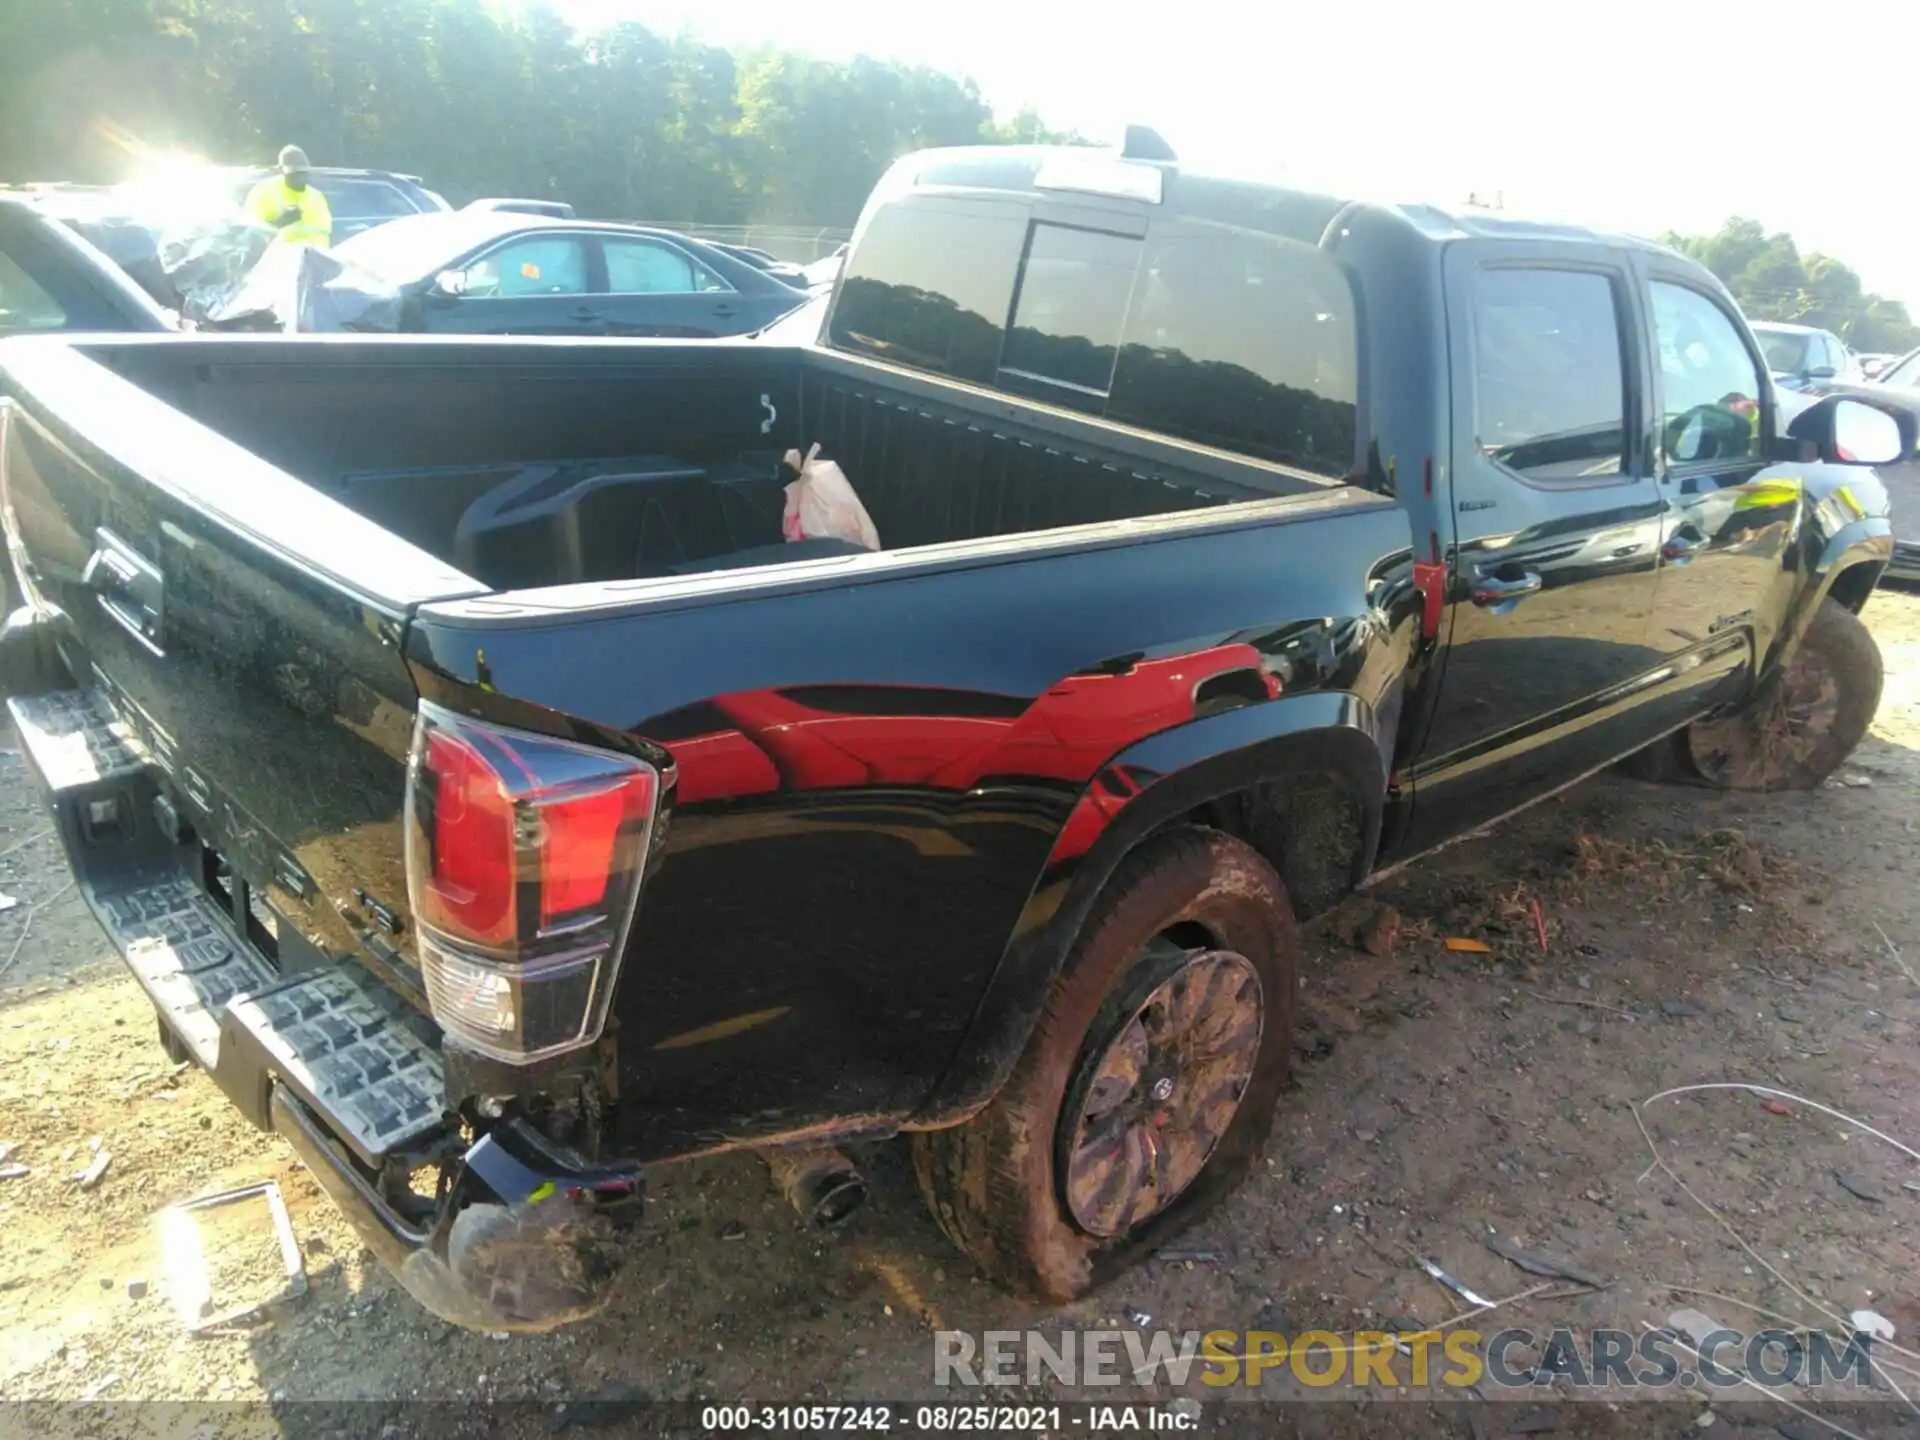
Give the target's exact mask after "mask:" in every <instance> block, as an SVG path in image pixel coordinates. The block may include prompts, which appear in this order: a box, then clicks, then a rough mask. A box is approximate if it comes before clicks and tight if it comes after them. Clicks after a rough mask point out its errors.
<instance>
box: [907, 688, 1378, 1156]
mask: <svg viewBox="0 0 1920 1440" xmlns="http://www.w3.org/2000/svg"><path fill="white" fill-rule="evenodd" d="M1329 773H1331V774H1333V775H1336V776H1338V777H1339V778H1340V779H1341V781H1342V782H1343V783H1344V784H1345V785H1346V787H1347V788H1348V789H1349V790H1350V792H1351V793H1352V795H1353V796H1354V798H1355V799H1356V800H1357V802H1358V803H1359V807H1360V811H1361V816H1362V825H1361V843H1360V845H1359V847H1358V849H1357V851H1356V853H1355V856H1354V862H1353V874H1352V876H1351V883H1352V884H1353V885H1358V884H1359V883H1360V881H1361V880H1363V879H1365V878H1366V875H1367V873H1368V871H1369V870H1370V869H1371V868H1372V863H1373V855H1374V851H1375V848H1376V847H1377V846H1378V844H1379V840H1380V824H1381V816H1382V812H1383V810H1384V807H1385V802H1386V782H1387V752H1386V750H1385V749H1384V748H1383V747H1382V745H1381V743H1380V740H1379V737H1378V734H1377V730H1376V725H1375V716H1374V712H1373V709H1372V707H1371V706H1369V705H1367V704H1366V703H1365V702H1364V701H1362V700H1360V699H1359V698H1358V697H1356V696H1353V695H1348V694H1343V693H1331V692H1330V693H1323V694H1312V695H1301V696H1295V697H1286V698H1282V699H1278V700H1272V701H1268V702H1267V703H1265V704H1261V705H1249V706H1244V707H1241V708H1239V709H1235V710H1229V711H1226V712H1224V713H1222V714H1217V715H1211V716H1208V717H1207V718H1205V719H1203V720H1196V721H1193V722H1192V723H1190V724H1186V725H1181V726H1177V727H1175V728H1174V729H1172V730H1164V731H1162V732H1160V733H1159V734H1157V735H1154V736H1151V737H1149V738H1148V739H1145V740H1142V741H1139V742H1138V743H1136V744H1134V745H1132V746H1129V747H1128V748H1127V749H1126V750H1124V751H1122V752H1121V753H1120V754H1119V755H1117V756H1115V757H1114V758H1113V759H1112V760H1111V761H1109V762H1108V763H1107V764H1106V765H1105V766H1104V767H1102V769H1101V770H1100V772H1099V773H1098V774H1096V775H1095V776H1094V778H1093V781H1092V783H1091V784H1090V785H1089V786H1088V787H1087V789H1086V790H1085V791H1084V792H1082V795H1081V799H1080V803H1079V804H1078V805H1076V806H1075V809H1074V818H1071V819H1069V821H1068V823H1067V825H1066V826H1065V827H1063V828H1062V830H1061V832H1060V837H1059V838H1058V839H1057V840H1056V842H1055V848H1054V854H1053V855H1051V856H1049V858H1048V860H1047V864H1046V866H1045V868H1044V869H1043V870H1042V872H1041V874H1040V876H1039V877H1038V879H1037V880H1036V881H1035V884H1034V887H1033V889H1032V891H1031V892H1030V893H1029V895H1028V897H1027V903H1026V905H1025V906H1024V907H1023V908H1022V910H1021V913H1020V918H1019V920H1018V921H1017V922H1016V923H1015V925H1014V929H1013V934H1012V935H1011V937H1010V938H1009V939H1008V942H1007V946H1006V949H1005V951H1004V952H1003V953H1002V955H1001V959H1000V964H999V965H998V966H997V967H996V968H995V970H994V972H993V976H992V978H991V979H990V980H989V981H988V982H987V988H986V990H985V991H984V992H983V994H982V995H981V998H980V1001H979V1004H978V1005H977V1006H976V1007H975V1009H974V1014H973V1019H972V1020H971V1022H970V1023H969V1024H968V1027H967V1031H966V1033H965V1035H964V1036H963V1037H962V1039H961V1042H960V1044H959V1046H958V1047H957V1048H956V1050H955V1051H954V1056H953V1059H952V1060H951V1061H949V1062H948V1064H947V1068H946V1070H945V1072H944V1073H943V1074H942V1076H941V1078H940V1081H939V1083H938V1084H936V1085H935V1086H934V1088H933V1091H932V1093H931V1094H929V1095H928V1096H927V1098H926V1099H925V1100H924V1101H922V1102H921V1104H920V1105H919V1106H918V1108H917V1109H916V1110H915V1111H914V1113H913V1115H912V1116H911V1117H910V1118H909V1119H908V1120H907V1121H906V1123H905V1125H904V1126H903V1127H902V1128H905V1129H909V1130H931V1129H939V1128H942V1127H944V1126H948V1125H954V1124H958V1123H960V1122H962V1121H964V1120H966V1119H968V1118H969V1117H971V1116H972V1115H973V1114H975V1113H976V1112H978V1111H979V1110H980V1109H981V1107H983V1106H984V1105H986V1104H987V1102H988V1101H990V1100H991V1099H992V1098H993V1096H994V1094H995V1093H996V1092H997V1091H998V1090H999V1089H1000V1086H1001V1085H1002V1084H1003V1083H1005V1081H1006V1078H1007V1076H1008V1075H1009V1074H1010V1073H1011V1072H1012V1070H1013V1066H1014V1063H1015V1061H1017V1060H1018V1059H1019V1058H1020V1052H1021V1051H1022V1050H1024V1049H1025V1048H1026V1043H1027V1037H1028V1036H1029V1035H1030V1034H1031V1033H1032V1032H1033V1027H1034V1025H1035V1024H1036V1023H1037V1022H1038V1019H1039V1014H1040V1008H1041V1005H1042V1003H1043V1002H1044V1000H1045V997H1046V993H1047V989H1048V987H1049V986H1050V985H1052V983H1053V980H1054V977H1055V976H1056V975H1058V974H1059V972H1060V970H1061V968H1062V967H1063V966H1064V965H1065V964H1066V960H1067V955H1068V952H1069V951H1070V950H1071V949H1072V946H1073V943H1074V941H1075V939H1076V938H1077V937H1078V935H1079V933H1080V930H1081V927H1082V926H1083V925H1084V924H1085V923H1086V919H1087V916H1088V914H1089V913H1090V912H1091V911H1092V909H1093V906H1094V903H1095V902H1096V901H1097V900H1098V898H1099V896H1100V893H1101V891H1102V890H1103V889H1104V888H1105V886H1106V883H1107V881H1108V880H1109V879H1110V878H1111V877H1112V875H1113V873H1114V871H1115V870H1116V869H1117V868H1118V867H1119V865H1120V862H1121V860H1122V859H1123V858H1124V857H1125V856H1126V855H1127V853H1128V852H1129V851H1131V850H1132V849H1133V848H1134V847H1135V846H1137V845H1138V844H1139V843H1140V842H1141V841H1142V840H1144V839H1146V838H1147V837H1148V836H1149V835H1151V834H1153V833H1154V832H1155V831H1157V830H1160V829H1162V828H1164V827H1165V826H1166V825H1167V824H1169V823H1170V822H1173V821H1176V820H1179V819H1180V818H1181V817H1183V816H1186V815H1190V814H1192V813H1193V811H1195V810H1196V809H1199V808H1201V807H1204V806H1206V805H1207V804H1209V803H1211V802H1213V801H1217V800H1220V799H1222V798H1223V797H1225V796H1229V795H1233V794H1236V793H1238V792H1241V791H1245V790H1247V789H1249V788H1250V787H1251V786H1253V785H1255V784H1258V783H1260V782H1271V781H1275V780H1283V779H1285V777H1287V776H1288V775H1301V776H1305V775H1314V776H1325V775H1327V774H1329ZM1116 801H1117V802H1118V803H1116ZM1089 811H1091V812H1094V813H1096V814H1097V815H1098V817H1099V819H1098V825H1099V830H1098V837H1097V838H1096V839H1094V840H1093V841H1092V843H1091V844H1090V845H1087V846H1085V847H1084V848H1082V849H1080V850H1079V853H1073V852H1074V850H1075V848H1076V847H1075V845H1074V841H1073V832H1074V826H1075V822H1076V820H1078V819H1080V817H1082V816H1083V815H1085V814H1087V813H1088V812H1089ZM1063 846H1065V847H1066V849H1065V850H1063V848H1062V847H1063Z"/></svg>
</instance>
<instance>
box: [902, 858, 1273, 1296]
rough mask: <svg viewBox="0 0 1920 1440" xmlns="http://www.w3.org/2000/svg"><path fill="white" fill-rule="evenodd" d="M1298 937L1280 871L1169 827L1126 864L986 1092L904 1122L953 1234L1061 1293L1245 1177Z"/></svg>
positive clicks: (1029, 1289)
mask: <svg viewBox="0 0 1920 1440" xmlns="http://www.w3.org/2000/svg"><path fill="white" fill-rule="evenodd" d="M1298 953H1299V941H1298V937H1297V935H1296V933H1295V930H1294V924H1293V909H1292V906H1291V905H1290V904H1289V903H1288V898H1287V892H1286V887H1285V886H1284V885H1282V884H1281V882H1280V877H1279V876H1277V875H1276V874H1274V872H1273V870H1272V868H1271V867H1270V866H1269V865H1268V864H1267V863H1266V861H1264V860H1263V859H1261V858H1260V856H1259V854H1258V853H1257V852H1255V851H1254V850H1253V849H1251V848H1250V847H1248V846H1247V845H1244V844H1242V843H1241V842H1240V841H1238V840H1235V839H1233V838H1231V837H1230V836H1227V835H1224V834H1221V833H1219V832H1216V831H1211V830H1200V829H1182V830H1178V831H1174V832H1171V833H1169V834H1166V835H1162V836H1160V837H1157V838H1156V839H1153V840H1151V841H1149V842H1147V843H1146V844H1145V845H1143V846H1142V847H1141V848H1140V849H1139V850H1137V851H1136V852H1134V853H1133V854H1132V855H1130V856H1128V857H1127V859H1126V860H1125V861H1123V862H1122V864H1121V866H1120V868H1119V870H1118V871H1117V872H1116V873H1115V874H1114V876H1113V878H1112V880H1111V881H1110V882H1109V883H1108V885H1107V888H1106V891H1105V892H1104V894H1103V896H1102V898H1101V899H1100V901H1099V902H1098V903H1097V904H1096V906H1095V908H1094V911H1093V913H1092V915H1091V916H1089V918H1088V920H1087V923H1086V925H1085V927H1084V928H1083V929H1082V931H1081V933H1080V937H1079V939H1078V940H1077V941H1076V942H1075V945H1074V947H1073V951H1072V953H1071V955H1070V956H1069V957H1068V960H1067V964H1066V966H1065V967H1064V968H1063V970H1062V972H1061V974H1060V976H1059V977H1058V978H1057V979H1056V980H1055V981H1054V984H1053V987H1052V990H1051V991H1050V992H1049V994H1048V997H1047V1001H1046V1005H1045V1007H1044V1009H1043V1010H1042V1012H1041V1015H1040V1019H1039V1021H1038V1023H1037V1024H1036V1025H1035V1027H1034V1031H1033V1034H1032V1036H1031V1037H1030V1038H1029V1039H1028V1041H1027V1047H1026V1049H1025V1050H1024V1051H1023V1052H1022V1053H1021V1056H1020V1059H1019V1060H1018V1061H1017V1062H1016V1063H1015V1066H1014V1069H1013V1073H1012V1074H1011V1075H1010V1076H1009V1077H1008V1079H1007V1082H1006V1083H1005V1084H1004V1085H1003V1086H1002V1087H1001V1089H1000V1092H999V1094H997V1095H996V1096H995V1097H994V1099H993V1100H992V1101H991V1102H990V1103H989V1104H988V1105H987V1107H986V1108H985V1109H984V1110H982V1111H981V1112H980V1113H979V1114H978V1115H976V1116H975V1117H974V1118H973V1119H972V1120H970V1121H968V1122H967V1123H966V1124H964V1125H960V1126H956V1127H954V1128H952V1129H947V1130H939V1131H933V1132H929V1133H923V1134H919V1135H916V1136H914V1138H913V1153H914V1170H915V1173H916V1175H917V1176H918V1178H919V1181H920V1189H921V1193H922V1194H923V1195H925V1197H926V1200H927V1205H928V1208H929V1209H931V1210H932V1212H933V1216H934V1219H935V1220H936V1221H937V1222H938V1223H939V1225H940V1228H941V1229H942V1230H944V1231H945V1232H946V1234H947V1236H948V1238H949V1239H951V1240H952V1241H953V1243H954V1244H955V1245H957V1246H959V1248H960V1249H961V1250H963V1251H965V1252H966V1253H967V1255H969V1256H970V1257H971V1258H972V1259H973V1260H974V1261H975V1262H976V1263H977V1264H978V1265H979V1266H980V1267H981V1268H982V1269H983V1270H985V1271H986V1272H987V1273H988V1274H989V1275H991V1276H992V1277H993V1278H994V1279H995V1280H997V1281H998V1282H999V1283H1001V1284H1003V1285H1005V1286H1007V1287H1008V1288H1009V1289H1012V1290H1016V1291H1019V1292H1023V1293H1027V1294H1034V1295H1038V1296H1040V1297H1042V1298H1045V1299H1048V1300H1055V1301H1064V1300H1071V1299H1074V1298H1075V1297H1077V1296H1080V1295H1083V1294H1085V1293H1086V1292H1087V1291H1089V1290H1091V1289H1093V1288H1095V1287H1096V1286H1099V1285H1101V1284H1103V1283H1105V1282H1106V1281H1107V1280H1108V1279H1110V1278H1111V1277H1113V1276H1114V1275H1117V1274H1118V1273H1120V1272H1121V1271H1122V1270H1124V1269H1126V1268H1127V1267H1128V1266H1129V1265H1131V1264H1133V1263H1134V1262H1135V1261H1136V1260H1138V1259H1140V1258H1141V1257H1143V1256H1145V1255H1148V1254H1151V1253H1152V1252H1153V1251H1154V1250H1156V1249H1158V1248H1159V1247H1160V1246H1161V1245H1163V1244H1165V1243H1166V1242H1167V1241H1168V1240H1169V1239H1170V1238H1172V1237H1173V1236H1174V1235H1176V1234H1178V1233H1179V1232H1180V1231H1181V1230H1182V1229H1184V1228H1185V1227H1187V1226H1188V1225H1190V1224H1192V1223H1193V1222H1194V1221H1195V1220H1197V1219H1199V1218H1200V1217H1201V1216H1203V1215H1205V1214H1206V1213H1207V1212H1208V1211H1209V1210H1211V1209H1212V1208H1213V1207H1214V1206H1215V1205H1217V1204H1218V1203H1219V1202H1220V1201H1221V1200H1222V1199H1224V1198H1225V1197H1226V1196H1227V1195H1228V1194H1229V1193H1230V1192H1231V1191H1232V1190H1233V1188H1234V1187H1235V1186H1236V1185H1238V1184H1239V1183H1240V1181H1241V1180H1242V1179H1243V1178H1245V1176H1246V1173H1247V1171H1248V1169H1249V1168H1251V1167H1252V1165H1253V1164H1254V1162H1255V1160H1256V1159H1257V1158H1258V1156H1259V1154H1260V1151H1261V1148H1262V1146H1263V1145H1264V1143H1265V1141H1266V1138H1267V1132H1268V1130H1269V1129H1270V1127H1271V1126H1272V1123H1273V1115H1274V1109H1275V1106H1276V1105H1277V1103H1278V1100H1279V1096H1280V1091H1281V1087H1282V1086H1283V1085H1284V1084H1285V1083H1286V1079H1287V1070H1288V1064H1289V1062H1290V1060H1291V1058H1292V1053H1293V1012H1294V1001H1295V995H1296V988H1297V986H1298V984H1299V981H1298V978H1297V972H1298Z"/></svg>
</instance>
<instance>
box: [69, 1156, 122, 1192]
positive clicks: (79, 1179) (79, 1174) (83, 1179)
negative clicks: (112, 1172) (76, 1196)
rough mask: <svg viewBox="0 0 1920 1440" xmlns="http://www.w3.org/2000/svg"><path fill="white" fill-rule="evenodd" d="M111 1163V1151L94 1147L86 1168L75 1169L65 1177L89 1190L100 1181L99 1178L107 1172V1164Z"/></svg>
mask: <svg viewBox="0 0 1920 1440" xmlns="http://www.w3.org/2000/svg"><path fill="white" fill-rule="evenodd" d="M112 1163H113V1156H112V1154H111V1153H109V1152H108V1151H106V1150H104V1149H96V1150H95V1151H94V1152H93V1159H91V1160H89V1161H88V1162H87V1167H86V1169H84V1170H76V1171H74V1172H73V1174H72V1175H70V1176H69V1177H67V1178H68V1179H70V1180H71V1181H72V1182H73V1183H74V1184H76V1185H78V1186H79V1187H80V1188H81V1189H82V1190H91V1189H93V1187H94V1186H96V1185H98V1184H99V1183H100V1178H101V1177H102V1176H103V1175H105V1174H106V1173H107V1166H109V1165H111V1164H112Z"/></svg>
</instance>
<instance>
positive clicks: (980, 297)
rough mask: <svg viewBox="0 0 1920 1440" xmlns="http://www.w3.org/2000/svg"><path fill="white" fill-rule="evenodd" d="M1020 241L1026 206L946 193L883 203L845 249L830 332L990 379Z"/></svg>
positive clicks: (873, 350)
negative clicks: (844, 270)
mask: <svg viewBox="0 0 1920 1440" xmlns="http://www.w3.org/2000/svg"><path fill="white" fill-rule="evenodd" d="M1026 238H1027V216H1026V210H1025V208H1024V207H1018V206H1010V205H1007V204H1004V203H999V204H996V203H994V202H992V201H980V200H969V199H964V198H957V197H949V196H912V197H909V198H907V199H903V200H900V201H898V202H896V203H894V204H891V205H887V206H884V207H883V208H881V209H880V210H878V211H877V212H876V213H875V214H874V215H873V217H872V219H871V220H870V221H869V222H868V224H867V228H866V231H865V233H863V234H862V235H861V237H860V243H859V244H857V245H856V246H854V247H853V251H852V253H851V254H850V255H849V256H848V268H847V273H846V275H845V276H844V277H843V278H842V279H841V281H840V294H839V295H838V297H837V298H836V300H835V302H834V307H833V321H832V329H831V332H830V336H829V338H830V339H831V340H832V342H833V343H834V344H835V345H836V346H838V347H840V348H841V349H843V350H852V351H855V352H856V353H859V354H863V355H871V356H873V357H874V358H875V359H879V360H888V361H891V362H893V363H894V364H896V365H906V366H910V367H912V368H913V369H915V370H931V371H933V372H934V373H936V374H939V375H949V376H951V377H953V378H954V379H956V380H970V381H973V382H974V383H976V384H981V385H991V384H992V383H993V377H994V370H995V367H996V366H997V365H998V363H999V359H1000V343H1001V340H1002V338H1003V336H1004V335H1005V333H1006V328H1005V327H1006V323H1007V311H1008V308H1009V306H1010V304H1011V302H1012V298H1013V285H1014V278H1015V276H1016V275H1017V274H1018V273H1019V270H1020V256H1021V251H1022V248H1023V247H1024V246H1025V244H1026Z"/></svg>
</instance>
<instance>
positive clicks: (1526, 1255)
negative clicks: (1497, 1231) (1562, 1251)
mask: <svg viewBox="0 0 1920 1440" xmlns="http://www.w3.org/2000/svg"><path fill="white" fill-rule="evenodd" d="M1486 1245H1487V1248H1488V1249H1489V1250H1491V1251H1493V1253H1494V1254H1496V1255H1498V1256H1500V1257H1501V1258H1502V1259H1504V1260H1509V1261H1511V1262H1513V1263H1514V1264H1515V1265H1518V1266H1519V1267H1520V1268H1521V1269H1522V1270H1524V1271H1526V1272H1527V1273H1528V1274H1529V1275H1545V1276H1547V1277H1549V1278H1550V1279H1554V1280H1571V1281H1573V1282H1574V1283H1575V1284H1578V1285H1590V1286H1592V1287H1593V1288H1594V1289H1595V1290H1604V1289H1606V1288H1607V1282H1606V1281H1604V1280H1602V1279H1601V1278H1600V1277H1599V1276H1597V1275H1595V1274H1594V1273H1593V1272H1592V1271H1590V1270H1583V1269H1581V1268H1580V1267H1579V1266H1578V1265H1576V1264H1574V1263H1573V1262H1572V1261H1571V1260H1562V1259H1560V1258H1559V1257H1558V1256H1556V1255H1543V1254H1541V1253H1540V1252H1538V1251H1536V1250H1523V1249H1521V1248H1520V1247H1519V1246H1518V1245H1515V1244H1512V1243H1511V1242H1509V1241H1506V1240H1502V1239H1501V1238H1500V1237H1499V1236H1498V1235H1493V1236H1490V1237H1488V1239H1487V1242H1486Z"/></svg>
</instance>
